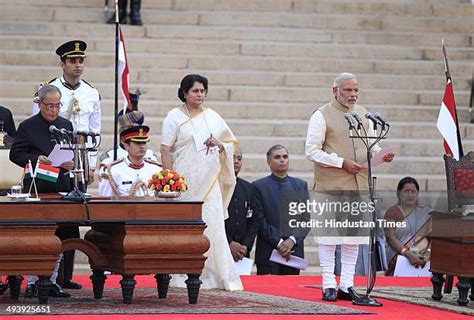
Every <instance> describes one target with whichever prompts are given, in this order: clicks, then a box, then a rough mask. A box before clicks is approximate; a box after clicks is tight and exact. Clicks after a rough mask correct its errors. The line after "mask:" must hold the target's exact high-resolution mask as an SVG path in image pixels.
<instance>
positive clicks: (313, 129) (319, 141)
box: [305, 110, 344, 168]
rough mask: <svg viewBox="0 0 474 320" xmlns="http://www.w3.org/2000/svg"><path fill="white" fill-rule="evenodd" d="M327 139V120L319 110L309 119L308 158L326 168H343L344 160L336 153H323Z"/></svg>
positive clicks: (307, 136) (306, 151) (306, 146)
mask: <svg viewBox="0 0 474 320" xmlns="http://www.w3.org/2000/svg"><path fill="white" fill-rule="evenodd" d="M325 139H326V120H325V119H324V116H323V114H322V113H321V111H319V110H317V111H316V112H315V113H313V115H312V116H311V118H310V119H309V125H308V133H307V135H306V145H305V154H306V158H308V159H309V160H311V161H313V162H316V163H318V164H320V165H322V166H324V167H337V168H342V163H343V162H344V159H343V158H341V157H339V156H338V155H337V154H336V153H331V154H329V153H327V152H325V151H323V149H322V148H323V144H324V141H325Z"/></svg>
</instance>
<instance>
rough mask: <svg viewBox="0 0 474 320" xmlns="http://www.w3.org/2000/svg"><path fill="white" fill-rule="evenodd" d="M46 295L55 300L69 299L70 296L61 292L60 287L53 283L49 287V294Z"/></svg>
mask: <svg viewBox="0 0 474 320" xmlns="http://www.w3.org/2000/svg"><path fill="white" fill-rule="evenodd" d="M48 295H49V296H50V297H56V298H69V297H71V295H70V294H69V293H67V292H66V291H63V289H61V287H60V286H59V285H58V284H56V283H53V284H52V285H51V289H49V294H48Z"/></svg>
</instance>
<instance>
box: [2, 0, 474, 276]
mask: <svg viewBox="0 0 474 320" xmlns="http://www.w3.org/2000/svg"><path fill="white" fill-rule="evenodd" d="M109 2H110V3H112V1H109ZM103 4H104V1H103V0H82V1H74V2H73V1H64V0H43V1H29V0H15V1H13V0H0V42H1V43H2V45H1V47H0V104H1V105H3V106H6V107H9V108H10V109H11V110H12V111H13V113H14V117H15V120H16V121H17V122H19V121H22V120H23V119H25V118H26V117H28V116H29V115H30V113H31V100H32V96H33V93H34V92H35V91H36V88H37V85H38V84H39V83H40V82H44V81H48V80H50V79H52V78H54V77H56V76H58V75H59V74H60V69H59V67H58V58H57V56H56V55H55V54H54V50H55V49H56V47H57V46H58V45H59V44H61V43H63V42H65V41H67V40H71V39H73V38H80V39H83V40H85V41H86V42H87V43H88V49H87V54H88V58H87V65H86V71H85V74H84V78H85V79H87V80H88V81H89V82H91V83H92V84H93V85H94V86H96V87H97V88H98V90H99V92H100V93H101V96H102V110H103V142H102V146H101V148H102V149H103V150H107V149H109V148H111V146H112V142H113V137H112V132H113V125H112V124H113V98H114V86H113V79H114V67H113V65H114V55H113V53H114V26H112V25H107V24H105V23H104V20H105V16H106V14H105V13H104V9H103ZM142 7H143V9H142V16H143V21H144V23H145V25H144V26H143V27H134V26H128V25H125V26H123V33H124V37H125V41H126V47H127V54H128V59H129V64H130V83H131V86H133V87H137V86H139V87H141V88H144V89H145V91H146V92H147V93H146V94H145V95H143V96H142V97H141V101H140V109H141V110H142V111H143V112H144V113H145V114H146V123H147V124H148V125H150V126H151V127H152V139H153V140H152V143H151V146H152V148H153V149H154V150H157V151H158V149H159V145H160V132H161V122H162V119H163V117H164V116H165V115H166V113H167V112H168V111H169V110H170V109H171V108H173V107H174V106H176V105H178V102H179V101H178V99H177V98H176V91H177V88H178V84H179V81H180V80H181V78H182V77H183V76H184V75H185V74H187V73H191V72H193V73H194V72H196V73H201V74H203V75H206V76H207V77H208V78H209V81H210V87H209V96H208V102H207V106H209V107H212V108H214V109H215V110H217V111H218V112H219V113H220V114H221V115H222V116H223V117H224V118H225V119H226V121H227V123H228V124H229V126H230V127H231V128H232V130H233V131H234V133H235V134H236V136H237V137H238V139H239V140H240V142H241V146H242V149H243V151H244V153H245V154H244V166H243V171H242V174H241V176H242V177H243V178H246V179H249V180H254V179H257V178H260V177H262V176H265V175H267V174H268V169H267V166H266V161H265V156H264V154H265V152H266V150H267V149H268V148H269V147H270V146H271V145H273V144H275V143H282V144H284V145H286V146H287V147H288V149H289V151H290V159H291V162H290V167H291V174H292V175H294V176H297V177H301V178H303V179H305V180H307V181H308V182H309V184H310V185H311V184H312V165H311V163H310V162H309V161H307V160H306V159H305V157H304V140H305V136H306V129H307V123H308V119H309V117H310V115H311V113H312V112H313V110H314V109H315V107H317V106H321V105H322V104H324V103H325V102H326V101H328V100H329V99H330V98H331V85H332V80H333V79H334V77H335V75H336V74H338V73H340V72H343V71H349V72H353V73H355V74H356V75H357V76H358V79H359V81H360V84H361V91H362V92H361V96H360V103H361V104H363V105H365V106H367V107H368V108H369V109H370V110H371V111H377V112H380V113H381V114H383V115H384V116H385V118H387V119H389V120H390V121H391V124H392V130H391V132H390V134H389V136H388V139H387V140H386V141H384V142H383V143H382V145H387V146H388V145H397V146H399V147H400V150H399V152H398V155H397V158H396V161H394V162H393V164H391V165H382V166H380V167H378V168H376V173H377V176H378V178H379V179H378V188H379V189H381V190H393V189H394V188H395V187H396V183H397V182H398V180H399V179H400V178H401V177H402V176H406V175H412V176H415V177H416V178H417V179H418V180H419V181H420V184H421V187H422V189H423V190H425V191H431V190H443V189H445V188H446V182H445V175H444V163H443V160H442V153H443V148H442V142H441V137H440V135H439V133H438V132H437V130H436V119H437V114H438V110H439V105H440V102H441V100H442V97H443V91H444V86H445V78H444V65H443V60H442V53H441V48H440V44H441V38H444V39H445V43H446V45H447V51H448V57H449V62H450V67H451V74H452V77H453V79H454V89H455V97H456V102H457V107H458V116H459V120H460V122H461V125H460V127H461V133H462V138H463V145H464V148H465V150H474V125H473V124H470V123H469V119H470V115H469V113H468V111H467V106H468V101H469V89H470V81H471V77H472V72H473V61H474V36H473V34H472V31H473V30H474V7H473V6H472V5H471V2H470V1H469V0H421V1H416V2H415V1H409V0H381V1H376V0H332V1H329V0H322V1H317V0H313V1H310V0H259V1H255V0H239V1H230V0H228V1H224V0H160V1H157V0H155V1H152V0H143V1H142ZM111 14H112V11H111V12H109V13H108V15H111ZM92 190H96V189H95V187H94V188H93V189H92ZM313 244H314V243H313V240H312V239H308V245H309V246H308V248H309V249H308V252H310V251H311V252H313V254H309V255H308V257H309V259H310V263H311V265H316V264H317V255H316V254H314V252H316V251H317V248H315V247H314V246H313ZM312 271H314V269H312Z"/></svg>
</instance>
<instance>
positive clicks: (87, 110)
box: [33, 40, 101, 184]
mask: <svg viewBox="0 0 474 320" xmlns="http://www.w3.org/2000/svg"><path fill="white" fill-rule="evenodd" d="M86 48H87V44H86V43H85V42H84V41H81V40H73V41H69V42H66V43H64V44H62V45H61V46H59V48H57V49H56V54H57V55H58V56H59V58H60V63H59V65H60V67H61V69H62V70H63V75H62V76H61V77H59V78H54V79H53V80H51V81H49V84H52V85H54V86H56V87H58V88H59V90H61V104H62V105H61V109H60V112H59V115H60V116H61V117H63V118H66V119H68V120H70V121H71V122H72V124H73V126H74V130H75V131H85V132H93V133H96V134H99V133H100V130H101V108H100V95H99V92H98V91H97V89H96V88H94V87H92V86H91V85H90V84H89V83H88V82H86V81H85V80H83V79H81V75H82V73H83V71H84V66H85V61H86V60H85V59H86V54H85V50H86ZM38 111H39V108H38V104H37V103H36V101H35V103H34V104H33V114H36V113H38ZM88 161H89V168H90V169H91V172H90V174H89V177H87V178H86V179H87V180H88V182H89V184H90V183H92V182H93V181H94V176H93V173H94V170H95V167H96V164H97V156H96V155H89V158H88Z"/></svg>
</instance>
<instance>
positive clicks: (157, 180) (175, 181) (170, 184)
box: [148, 169, 188, 192]
mask: <svg viewBox="0 0 474 320" xmlns="http://www.w3.org/2000/svg"><path fill="white" fill-rule="evenodd" d="M148 188H149V189H151V190H155V192H159V191H163V192H172V191H178V192H184V191H186V190H187V189H188V186H187V185H186V182H185V181H184V177H183V176H182V175H180V174H179V173H177V172H176V171H174V170H168V169H165V170H161V171H160V172H157V173H155V174H153V176H152V177H151V179H150V181H148Z"/></svg>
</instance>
